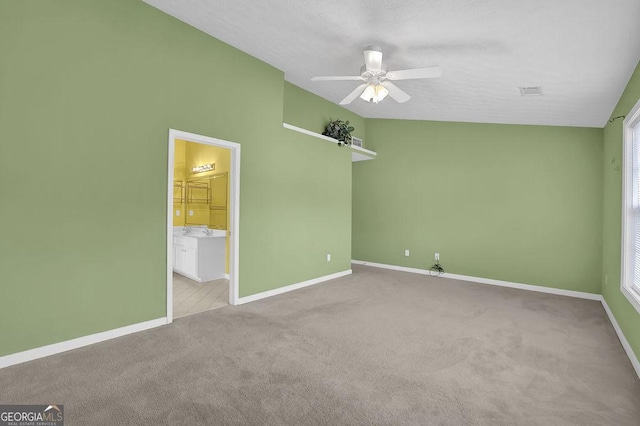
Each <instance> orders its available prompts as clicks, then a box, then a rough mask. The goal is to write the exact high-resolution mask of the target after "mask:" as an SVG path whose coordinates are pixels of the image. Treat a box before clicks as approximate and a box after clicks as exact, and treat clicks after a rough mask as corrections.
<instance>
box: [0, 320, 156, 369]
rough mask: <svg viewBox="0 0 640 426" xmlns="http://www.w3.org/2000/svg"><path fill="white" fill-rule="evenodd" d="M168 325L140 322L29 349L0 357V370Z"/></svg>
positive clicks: (152, 321) (154, 321)
mask: <svg viewBox="0 0 640 426" xmlns="http://www.w3.org/2000/svg"><path fill="white" fill-rule="evenodd" d="M165 324H167V318H166V317H165V318H158V319H154V320H150V321H145V322H140V323H137V324H132V325H127V326H125V327H120V328H115V329H113V330H107V331H103V332H101V333H95V334H90V335H88V336H82V337H78V338H75V339H71V340H66V341H64V342H59V343H53V344H51V345H47V346H41V347H39V348H34V349H29V350H27V351H23V352H18V353H15V354H11V355H5V356H3V357H0V368H5V367H9V366H11V365H16V364H21V363H23V362H27V361H32V360H34V359H38V358H44V357H46V356H49V355H55V354H59V353H62V352H66V351H70V350H71V349H78V348H81V347H83V346H88V345H93V344H94V343H99V342H104V341H105V340H110V339H115V338H116V337H122V336H125V335H127V334H132V333H137V332H139V331H144V330H148V329H150V328H155V327H159V326H161V325H165Z"/></svg>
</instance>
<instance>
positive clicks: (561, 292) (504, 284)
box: [351, 260, 602, 301]
mask: <svg viewBox="0 0 640 426" xmlns="http://www.w3.org/2000/svg"><path fill="white" fill-rule="evenodd" d="M351 263H354V264H356V265H368V266H373V267H376V268H383V269H392V270H394V271H403V272H411V273H414V274H422V275H430V272H431V271H429V270H428V269H417V268H407V267H404V266H396V265H386V264H384V263H374V262H365V261H362V260H352V261H351ZM439 278H449V279H452V280H461V281H469V282H473V283H478V284H489V285H496V286H500V287H510V288H517V289H520V290H528V291H537V292H540V293H550V294H558V295H561V296H570V297H577V298H579V299H589V300H598V301H599V300H602V295H600V294H595V293H587V292H583V291H574V290H564V289H560V288H553V287H542V286H539V285H531V284H521V283H513V282H510V281H501V280H494V279H491V278H479V277H470V276H468V275H458V274H449V273H444V274H441V275H440V276H439Z"/></svg>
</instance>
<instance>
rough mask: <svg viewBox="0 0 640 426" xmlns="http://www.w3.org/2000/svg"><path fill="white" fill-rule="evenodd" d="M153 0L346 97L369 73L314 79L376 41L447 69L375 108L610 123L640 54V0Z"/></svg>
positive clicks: (338, 69) (385, 114)
mask: <svg viewBox="0 0 640 426" xmlns="http://www.w3.org/2000/svg"><path fill="white" fill-rule="evenodd" d="M145 1H146V2H147V3H149V4H151V5H153V6H155V7H157V8H159V9H161V10H163V11H165V12H166V13H168V14H170V15H172V16H174V17H176V18H178V19H180V20H182V21H184V22H186V23H188V24H190V25H192V26H194V27H196V28H199V29H200V30H202V31H204V32H206V33H208V34H211V35H212V36H214V37H216V38H218V39H220V40H222V41H224V42H226V43H228V44H231V45H232V46H235V47H237V48H238V49H240V50H242V51H244V52H247V53H248V54H250V55H252V56H255V57H257V58H259V59H261V60H263V61H265V62H267V63H269V64H271V65H273V66H274V67H276V68H279V69H280V70H282V71H284V73H285V78H286V80H287V81H290V82H291V83H293V84H295V85H297V86H300V87H302V88H304V89H306V90H308V91H310V92H313V93H315V94H317V95H320V96H322V97H323V98H326V99H328V100H330V101H332V102H334V103H338V102H339V101H340V100H341V99H342V98H344V97H345V96H346V95H347V94H348V93H349V92H350V91H351V90H353V89H354V88H355V87H356V86H357V84H358V82H356V81H346V82H312V81H310V79H311V77H313V76H320V75H359V74H360V66H361V65H362V64H363V63H364V60H363V57H362V50H363V49H364V48H365V47H366V46H368V45H371V44H377V45H379V46H381V47H382V49H383V52H384V57H383V63H384V64H386V65H387V67H388V68H389V70H394V69H405V68H415V67H426V66H431V65H440V67H441V68H442V71H443V76H442V77H441V78H439V79H433V80H411V81H399V82H397V85H398V86H399V87H400V88H402V89H403V90H405V91H406V92H407V93H409V94H410V95H411V97H412V98H411V100H410V101H409V102H407V103H405V104H398V103H396V102H395V101H393V100H392V99H385V100H384V101H383V102H381V103H379V104H370V103H367V102H365V101H363V100H361V99H356V100H355V101H354V102H353V103H352V104H351V105H349V106H348V107H347V108H348V109H350V110H351V111H353V112H355V113H357V114H359V115H361V116H363V117H376V118H400V119H416V120H439V121H467V122H483V123H513V124H547V125H563V126H586V127H603V126H604V125H605V123H606V121H607V119H608V118H609V115H610V114H611V112H612V110H613V108H614V107H615V104H616V102H617V101H618V99H619V97H620V95H621V94H622V91H623V90H624V87H625V86H626V84H627V82H628V80H629V78H630V76H631V74H632V72H633V70H634V68H635V67H636V65H637V64H638V60H639V59H640V25H638V23H639V22H640V0H517V1H516V0H324V1H311V0H298V1H284V0H260V1H255V0H254V1H249V0H181V1H175V0H145ZM519 86H542V90H543V93H544V96H540V97H521V96H520V92H519V90H518V87H519Z"/></svg>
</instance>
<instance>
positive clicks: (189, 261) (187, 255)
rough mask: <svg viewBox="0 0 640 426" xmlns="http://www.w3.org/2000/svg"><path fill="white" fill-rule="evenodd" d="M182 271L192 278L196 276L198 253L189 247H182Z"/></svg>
mask: <svg viewBox="0 0 640 426" xmlns="http://www.w3.org/2000/svg"><path fill="white" fill-rule="evenodd" d="M182 250H183V251H182V254H183V257H182V262H183V263H182V270H183V271H184V272H185V273H187V274H189V275H192V276H194V277H195V276H197V275H198V269H197V265H198V252H197V250H196V249H194V248H191V247H183V248H182Z"/></svg>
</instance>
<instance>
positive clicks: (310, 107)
mask: <svg viewBox="0 0 640 426" xmlns="http://www.w3.org/2000/svg"><path fill="white" fill-rule="evenodd" d="M318 84H326V83H318ZM330 118H332V119H334V120H338V119H340V120H345V121H346V120H349V124H350V125H351V126H353V128H354V131H353V132H352V135H353V136H356V137H359V138H364V136H365V119H364V118H362V117H360V116H359V115H357V114H355V113H353V112H351V111H349V110H348V109H345V108H344V107H341V106H340V105H336V104H334V103H332V102H329V101H328V100H326V99H323V98H321V97H319V96H316V95H314V94H313V93H311V92H308V91H306V90H304V89H301V88H300V87H298V86H296V85H293V84H291V83H289V82H288V81H285V83H284V122H285V123H288V124H293V125H294V126H297V127H302V128H303V129H307V130H311V131H312V132H316V133H322V132H323V131H324V129H325V127H326V125H327V123H328V122H329V119H330ZM364 143H365V145H366V141H364Z"/></svg>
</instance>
